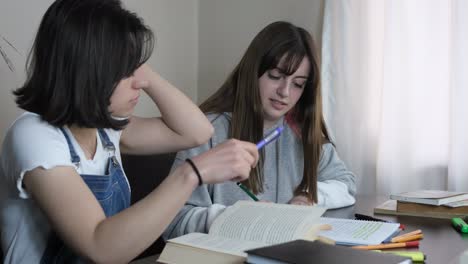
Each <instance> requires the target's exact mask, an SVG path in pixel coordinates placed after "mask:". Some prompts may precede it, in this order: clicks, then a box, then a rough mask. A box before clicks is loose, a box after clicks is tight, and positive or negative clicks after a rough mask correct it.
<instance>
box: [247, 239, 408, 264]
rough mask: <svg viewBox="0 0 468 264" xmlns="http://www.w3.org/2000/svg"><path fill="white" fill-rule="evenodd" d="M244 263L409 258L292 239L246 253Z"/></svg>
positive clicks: (335, 263) (402, 261) (364, 262)
mask: <svg viewBox="0 0 468 264" xmlns="http://www.w3.org/2000/svg"><path fill="white" fill-rule="evenodd" d="M247 254H248V257H247V263H252V264H269V263H271V264H281V263H296V264H309V263H314V264H321V263H323V264H325V263H326V264H342V263H360V264H371V263H372V264H374V263H379V264H396V263H399V264H407V263H408V264H410V263H412V262H411V259H410V258H407V257H402V256H397V255H393V254H385V253H377V252H372V251H364V250H357V249H352V248H347V247H343V246H333V245H328V244H324V243H321V242H319V241H306V240H295V241H291V242H286V243H283V244H279V245H273V246H269V247H263V248H258V249H253V250H248V251H247Z"/></svg>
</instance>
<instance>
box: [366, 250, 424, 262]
mask: <svg viewBox="0 0 468 264" xmlns="http://www.w3.org/2000/svg"><path fill="white" fill-rule="evenodd" d="M373 251H375V252H380V253H389V254H395V255H399V256H403V257H409V258H411V260H412V261H414V262H423V261H425V260H426V255H424V253H422V252H421V251H382V250H373Z"/></svg>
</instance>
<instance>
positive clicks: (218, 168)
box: [181, 139, 258, 184]
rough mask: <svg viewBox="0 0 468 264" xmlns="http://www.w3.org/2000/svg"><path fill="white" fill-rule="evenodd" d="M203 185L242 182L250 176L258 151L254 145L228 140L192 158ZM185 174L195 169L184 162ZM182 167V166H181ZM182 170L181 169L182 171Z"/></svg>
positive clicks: (255, 163) (256, 160) (255, 164)
mask: <svg viewBox="0 0 468 264" xmlns="http://www.w3.org/2000/svg"><path fill="white" fill-rule="evenodd" d="M191 161H192V163H193V166H195V167H196V168H197V171H198V172H197V174H199V175H200V177H199V178H201V182H202V183H203V184H211V183H221V182H225V181H236V182H237V181H243V180H245V179H247V178H248V177H249V175H250V170H251V169H252V168H255V166H257V162H258V150H257V148H256V146H255V144H252V143H251V142H247V141H241V140H237V139H229V140H227V141H225V142H223V143H221V144H219V145H217V146H215V147H214V148H212V149H210V150H208V151H206V152H203V153H201V154H200V155H198V156H195V157H192V158H191ZM186 164H187V166H183V168H187V172H189V173H191V172H192V171H195V169H192V168H190V167H189V166H192V165H191V164H190V163H189V162H186ZM181 167H182V166H181ZM183 168H182V169H183Z"/></svg>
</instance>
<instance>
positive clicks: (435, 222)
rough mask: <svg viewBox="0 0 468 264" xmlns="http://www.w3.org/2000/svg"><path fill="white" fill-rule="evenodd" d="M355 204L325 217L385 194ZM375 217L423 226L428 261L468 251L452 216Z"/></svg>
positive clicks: (345, 214) (141, 263)
mask: <svg viewBox="0 0 468 264" xmlns="http://www.w3.org/2000/svg"><path fill="white" fill-rule="evenodd" d="M356 198H357V201H356V204H355V205H354V206H350V207H346V208H341V209H336V210H328V211H327V212H326V213H325V215H324V216H328V217H337V218H354V214H355V213H360V214H366V215H374V214H373V210H374V207H375V206H377V205H379V204H381V203H383V202H385V201H386V200H387V199H388V198H387V197H385V196H372V195H359V196H357V197H356ZM376 217H378V218H381V219H385V220H389V221H394V222H398V223H401V224H404V225H405V226H406V230H405V232H406V231H408V232H409V231H413V230H416V229H421V230H422V231H423V233H424V239H423V240H421V242H420V246H419V250H420V251H422V252H424V254H426V256H427V259H426V262H425V263H426V264H439V263H443V264H458V259H459V255H460V254H461V253H462V252H463V251H465V250H468V236H462V235H461V234H459V233H458V232H457V231H455V229H453V228H452V226H451V224H450V220H449V219H435V218H423V217H412V216H390V215H376ZM156 259H157V257H156V256H154V257H149V258H145V259H140V260H137V261H134V262H132V263H133V264H146V263H155V260H156Z"/></svg>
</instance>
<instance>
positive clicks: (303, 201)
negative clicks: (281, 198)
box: [288, 195, 314, 206]
mask: <svg viewBox="0 0 468 264" xmlns="http://www.w3.org/2000/svg"><path fill="white" fill-rule="evenodd" d="M288 204H295V205H306V206H310V205H314V203H313V202H312V201H311V200H310V199H309V198H307V197H306V196H304V195H297V196H294V197H293V198H292V199H291V200H289V202H288Z"/></svg>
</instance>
